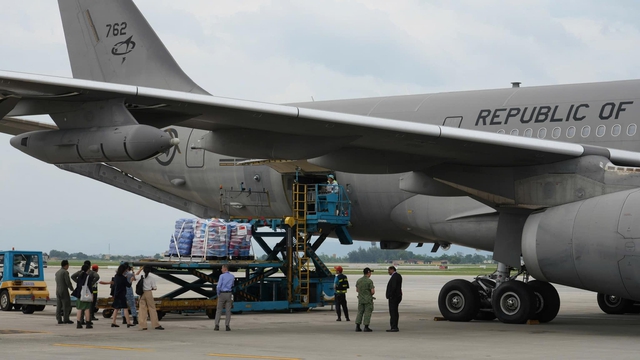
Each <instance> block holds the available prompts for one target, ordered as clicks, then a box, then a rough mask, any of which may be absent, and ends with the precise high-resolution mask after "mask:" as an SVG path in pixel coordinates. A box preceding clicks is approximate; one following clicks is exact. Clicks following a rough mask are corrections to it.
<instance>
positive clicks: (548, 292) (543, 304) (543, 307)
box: [528, 280, 560, 323]
mask: <svg viewBox="0 0 640 360" xmlns="http://www.w3.org/2000/svg"><path fill="white" fill-rule="evenodd" d="M528 285H529V287H530V288H531V289H532V290H533V293H534V295H535V299H536V309H535V312H534V314H533V317H532V319H534V320H538V321H539V322H541V323H548V322H549V321H551V320H553V319H555V318H556V316H557V315H558V311H560V295H558V291H557V290H556V288H555V287H554V286H553V285H551V284H549V283H548V282H545V281H539V280H534V281H530V282H529V283H528Z"/></svg>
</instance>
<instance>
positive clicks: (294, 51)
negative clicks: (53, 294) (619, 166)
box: [0, 0, 640, 254]
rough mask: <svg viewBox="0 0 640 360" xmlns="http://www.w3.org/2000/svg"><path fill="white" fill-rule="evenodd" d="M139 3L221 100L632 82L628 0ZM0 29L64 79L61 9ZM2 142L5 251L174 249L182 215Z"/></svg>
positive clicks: (30, 8)
mask: <svg viewBox="0 0 640 360" xmlns="http://www.w3.org/2000/svg"><path fill="white" fill-rule="evenodd" d="M136 4H137V5H138V7H139V8H140V9H141V10H142V12H143V13H144V14H145V16H146V17H147V19H148V20H149V22H150V23H151V25H152V26H153V27H154V29H155V30H156V32H157V33H158V35H159V36H160V38H161V39H162V40H163V41H164V43H165V44H166V45H167V47H168V48H169V50H170V51H171V53H172V54H173V55H174V57H175V58H176V60H177V61H178V63H179V64H180V65H181V66H182V68H183V69H184V70H185V72H186V73H187V74H188V75H189V76H191V77H192V78H193V79H194V80H195V81H196V82H197V83H198V84H199V85H200V86H202V87H203V88H205V89H206V90H207V91H209V92H211V93H212V94H215V95H220V96H225V97H234V98H240V99H247V100H259V101H266V102H274V103H286V102H299V101H309V100H311V97H312V96H313V97H314V98H315V100H330V99H340V98H358V97H370V96H380V95H403V94H415V93H428V92H440V91H456V90H474V89H485V88H501V87H508V86H510V82H512V81H521V82H522V83H523V86H533V85H549V84H562V83H582V82H593V81H609V80H622V79H631V78H640V66H639V65H638V58H639V57H638V53H639V50H638V48H639V47H638V44H640V32H639V28H638V20H637V14H639V13H640V4H639V3H638V2H636V1H631V0H629V1H606V2H605V1H587V0H580V1H577V0H576V1H571V0H565V1H562V2H558V1H526V0H525V1H491V0H484V1H475V0H467V1H387V0H379V1H328V0H326V1H297V2H296V1H254V0H251V1H237V0H236V1H221V0H218V1H209V0H185V1H175V0H138V1H136ZM0 24H2V29H3V35H2V36H0V54H1V56H0V69H2V70H9V71H20V72H30V73H39V74H47V75H58V76H68V77H70V76H71V70H70V67H69V62H68V58H67V52H66V47H65V43H64V34H63V31H62V25H61V22H60V16H59V13H58V6H57V2H56V1H54V0H29V1H13V2H11V6H4V7H3V8H2V11H0ZM9 139H10V136H8V135H4V134H0V204H1V205H2V206H1V207H0V249H3V248H4V249H6V248H10V247H16V248H22V249H24V248H28V249H35V250H45V251H49V250H51V249H58V250H65V251H70V252H72V251H82V252H86V253H91V254H93V253H107V252H108V251H109V244H110V246H111V253H114V254H117V253H129V254H133V253H144V254H154V253H157V252H163V251H165V250H166V249H167V248H168V242H169V236H170V234H171V232H172V229H173V222H174V221H175V219H176V218H179V217H181V216H184V215H185V214H184V213H181V212H180V211H177V210H174V209H171V208H168V207H166V206H164V205H160V204H157V203H155V202H152V201H149V200H145V199H142V198H138V197H136V196H135V195H131V194H128V193H126V192H124V191H120V190H117V189H115V188H111V187H109V186H107V185H103V184H101V183H98V182H95V181H92V180H89V179H86V178H83V177H80V176H77V175H73V174H71V173H66V172H64V171H62V170H58V169H57V168H55V167H54V166H52V165H47V164H44V163H41V162H39V161H38V160H35V159H33V158H30V157H29V156H27V155H25V154H22V153H21V152H19V151H17V150H15V149H14V148H12V147H11V146H10V145H9ZM362 246H369V244H368V243H362ZM355 247H357V245H356V246H355ZM355 247H347V248H345V247H339V246H337V245H335V244H329V245H327V246H325V245H323V248H321V251H320V252H324V253H328V254H331V253H338V254H340V253H346V252H347V251H349V250H351V249H353V248H355ZM423 249H426V248H423ZM411 250H416V249H415V248H414V247H412V248H411ZM421 252H424V250H423V251H421Z"/></svg>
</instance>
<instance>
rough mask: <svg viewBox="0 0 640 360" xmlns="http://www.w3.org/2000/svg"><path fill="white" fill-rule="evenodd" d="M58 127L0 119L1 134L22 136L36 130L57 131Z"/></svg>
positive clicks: (19, 120)
mask: <svg viewBox="0 0 640 360" xmlns="http://www.w3.org/2000/svg"><path fill="white" fill-rule="evenodd" d="M57 129H58V127H57V126H55V125H51V124H45V123H41V122H37V121H30V120H23V119H16V118H3V119H0V132H1V133H5V134H9V135H20V134H22V133H26V132H30V131H36V130H57Z"/></svg>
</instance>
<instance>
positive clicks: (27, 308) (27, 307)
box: [22, 305, 36, 314]
mask: <svg viewBox="0 0 640 360" xmlns="http://www.w3.org/2000/svg"><path fill="white" fill-rule="evenodd" d="M34 312H36V307H35V305H25V306H23V307H22V313H23V314H33V313H34Z"/></svg>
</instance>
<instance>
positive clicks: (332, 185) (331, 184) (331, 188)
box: [327, 174, 339, 194]
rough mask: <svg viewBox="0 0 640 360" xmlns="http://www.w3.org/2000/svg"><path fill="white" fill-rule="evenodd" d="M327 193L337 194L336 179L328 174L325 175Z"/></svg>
mask: <svg viewBox="0 0 640 360" xmlns="http://www.w3.org/2000/svg"><path fill="white" fill-rule="evenodd" d="M327 184H328V185H327V192H328V193H334V194H337V193H338V189H339V188H338V182H337V181H336V177H335V176H333V175H331V174H329V175H327Z"/></svg>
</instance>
